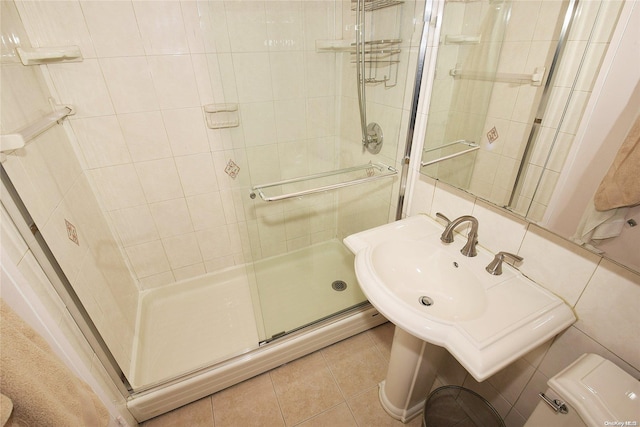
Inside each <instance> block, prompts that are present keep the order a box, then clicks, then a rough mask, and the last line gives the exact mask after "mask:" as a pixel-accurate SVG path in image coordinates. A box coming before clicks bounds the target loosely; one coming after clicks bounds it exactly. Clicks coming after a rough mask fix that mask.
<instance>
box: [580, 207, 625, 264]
mask: <svg viewBox="0 0 640 427" xmlns="http://www.w3.org/2000/svg"><path fill="white" fill-rule="evenodd" d="M628 212H629V208H627V207H624V208H618V209H609V210H608V211H604V212H601V211H598V210H597V209H596V208H595V206H594V205H593V203H591V204H590V205H589V207H588V208H587V209H586V210H585V212H584V214H583V215H582V219H581V220H580V224H578V228H577V229H576V233H575V234H574V235H573V237H572V238H571V240H573V241H574V242H576V243H577V244H579V245H582V246H584V247H586V248H587V249H590V250H592V251H595V252H598V253H603V251H601V250H600V249H598V248H597V245H598V240H603V239H609V238H611V237H617V236H619V235H620V233H622V230H623V227H624V225H625V224H626V216H627V213H628Z"/></svg>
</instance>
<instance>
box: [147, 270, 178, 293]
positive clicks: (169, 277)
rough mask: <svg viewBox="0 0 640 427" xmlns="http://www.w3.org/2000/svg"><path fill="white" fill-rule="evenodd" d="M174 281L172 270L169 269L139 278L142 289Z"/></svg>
mask: <svg viewBox="0 0 640 427" xmlns="http://www.w3.org/2000/svg"><path fill="white" fill-rule="evenodd" d="M175 281H176V278H175V276H174V275H173V272H171V271H165V272H164V273H158V274H154V275H152V276H147V277H142V278H140V279H139V282H140V288H141V289H143V290H145V289H153V288H158V287H160V286H165V285H169V284H172V283H173V282H175Z"/></svg>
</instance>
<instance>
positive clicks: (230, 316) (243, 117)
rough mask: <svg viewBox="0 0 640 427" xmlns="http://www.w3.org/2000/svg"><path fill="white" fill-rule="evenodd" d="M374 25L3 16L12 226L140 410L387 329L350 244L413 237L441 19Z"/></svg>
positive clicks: (36, 9)
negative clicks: (423, 122)
mask: <svg viewBox="0 0 640 427" xmlns="http://www.w3.org/2000/svg"><path fill="white" fill-rule="evenodd" d="M362 6H363V11H362V13H361V14H357V13H356V10H355V9H357V5H356V4H355V3H352V2H350V1H305V2H298V1H275V2H274V1H249V2H237V1H181V2H174V1H151V2H149V1H135V0H134V1H118V2H114V1H95V2H79V1H71V0H69V1H60V2H40V1H34V2H29V1H26V2H13V1H6V2H2V33H3V45H2V49H3V50H2V83H3V91H2V117H1V125H2V134H3V141H2V142H3V147H2V150H3V155H2V156H3V158H2V175H3V183H4V186H3V191H4V192H3V196H2V197H3V206H5V209H7V210H8V211H9V212H10V214H11V216H12V218H13V220H14V222H17V221H25V220H26V221H27V224H29V226H30V227H31V230H32V232H33V233H34V235H35V242H38V243H39V244H41V245H43V246H44V247H48V248H49V250H50V255H51V257H52V260H51V261H52V262H53V264H54V266H58V267H59V269H58V272H59V273H61V277H62V279H59V280H61V282H62V285H61V287H62V288H61V289H60V290H59V292H61V294H66V295H67V296H66V297H65V296H63V299H64V298H67V301H68V302H69V304H67V305H68V306H73V307H75V308H72V309H70V311H71V313H72V315H74V316H75V317H76V318H77V321H78V322H79V323H84V324H86V325H85V326H84V329H85V332H86V333H87V334H89V335H92V336H94V337H95V341H94V345H95V346H97V347H100V348H101V350H105V351H104V355H103V356H102V362H103V364H105V365H109V364H111V365H113V366H112V368H113V371H112V374H113V375H115V376H119V377H120V379H121V380H122V382H123V392H124V393H125V394H127V393H129V394H133V395H134V396H136V395H142V394H145V393H146V394H148V393H150V392H153V390H155V389H158V388H162V387H165V386H166V385H168V384H176V383H179V382H180V378H185V376H187V377H193V376H194V375H197V374H198V373H199V372H203V371H207V370H210V369H211V367H215V366H219V365H221V364H225V363H229V361H233V360H237V359H238V357H239V356H242V355H249V357H251V354H253V353H254V352H256V351H259V350H263V349H265V348H271V347H272V346H276V345H278V342H283V341H286V339H287V337H290V336H291V335H295V334H296V333H300V332H299V331H302V332H303V331H304V330H305V327H307V328H308V327H309V325H317V324H319V322H325V323H327V322H331V321H332V320H331V319H337V318H338V317H336V315H339V316H342V317H345V316H347V315H351V314H354V313H362V312H365V311H367V312H372V314H371V315H374V316H375V314H376V313H375V312H374V310H373V309H372V308H371V306H370V305H368V303H367V301H366V298H365V297H364V295H363V294H362V292H361V291H360V289H359V287H358V284H357V281H356V279H355V275H354V272H353V255H352V254H351V253H350V252H349V251H348V250H347V249H346V248H345V247H344V246H343V244H342V238H343V237H345V236H347V235H349V234H352V233H354V232H357V231H361V230H364V229H367V228H371V227H374V226H377V225H381V224H384V223H387V222H389V221H390V220H393V219H394V218H395V212H396V205H397V200H398V185H397V181H398V179H397V168H398V166H399V165H400V164H401V159H399V158H398V156H399V155H401V153H402V152H403V150H404V147H403V143H404V136H405V134H406V123H407V122H408V119H407V114H408V113H409V109H410V105H409V103H410V101H411V100H410V99H406V98H408V97H405V93H408V91H407V88H409V89H410V88H411V87H412V85H413V74H412V73H413V70H414V68H415V61H416V58H415V55H412V51H413V50H415V48H416V47H417V44H418V42H419V38H420V34H421V31H422V14H423V10H424V4H423V3H419V2H418V3H415V2H411V1H407V2H396V1H394V2H379V1H376V2H371V1H363V2H362ZM356 15H358V16H359V17H360V18H359V19H361V20H362V23H361V24H360V25H359V26H358V25H356ZM363 24H364V25H363ZM356 34H357V35H358V38H359V40H361V41H362V43H361V46H360V47H361V48H362V50H358V55H356V50H355V46H354V45H353V43H354V42H355V40H356ZM362 38H364V39H362ZM389 40H392V41H391V42H388V41H389ZM390 47H391V48H392V49H390ZM356 56H357V59H358V60H360V63H359V64H356V63H355V60H356ZM358 71H360V72H362V74H360V75H359V74H358ZM358 80H360V83H362V85H363V86H362V87H363V88H364V91H366V103H364V105H362V106H361V107H363V108H364V109H365V111H367V112H368V116H369V117H370V118H371V119H372V120H375V121H376V122H377V123H378V124H379V125H380V126H381V127H382V128H383V129H384V144H380V146H379V147H378V148H379V149H378V150H377V151H378V152H377V153H375V154H373V153H370V152H368V151H366V150H364V149H363V146H362V142H361V141H362V138H361V135H360V127H359V126H358V124H357V123H358V116H359V115H360V111H361V108H359V102H358V101H359V100H358V93H359V91H358V90H357V86H358V83H359V82H358ZM7 88H11V89H7ZM52 111H53V113H51V112H52ZM9 142H11V143H13V142H16V145H15V146H12V145H10V144H9ZM7 144H9V145H7ZM398 153H400V154H398ZM11 197H13V198H14V199H15V206H14V205H13V204H10V203H9V200H10V199H11ZM21 203H23V204H24V206H21ZM10 205H11V206H10ZM20 216H22V218H20ZM23 218H24V219H23ZM25 239H26V240H29V241H32V243H34V242H33V240H34V238H33V237H31V236H27V237H26V238H25ZM342 317H340V318H342ZM382 321H384V319H382V316H378V317H377V318H375V319H373V320H371V322H378V323H380V322H382ZM333 339H334V340H335V339H340V337H339V336H338V335H336V337H335V338H333ZM280 363H283V362H280ZM143 412H144V411H143ZM156 413H157V412H156ZM152 415H153V411H151V412H148V413H147V414H146V415H144V414H143V415H141V416H140V417H141V418H148V417H149V416H152Z"/></svg>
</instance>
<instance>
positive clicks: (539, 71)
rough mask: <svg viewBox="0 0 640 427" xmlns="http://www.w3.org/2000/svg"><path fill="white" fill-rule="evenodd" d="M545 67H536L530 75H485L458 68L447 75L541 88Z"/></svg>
mask: <svg viewBox="0 0 640 427" xmlns="http://www.w3.org/2000/svg"><path fill="white" fill-rule="evenodd" d="M545 71H546V68H545V67H537V68H536V69H535V70H534V72H533V73H531V74H518V73H487V72H483V71H463V70H461V69H459V68H452V69H451V70H449V75H451V76H452V77H454V78H456V77H457V78H460V79H471V80H490V81H498V82H507V83H520V84H527V83H529V84H531V85H532V86H541V85H542V80H543V79H544V73H545Z"/></svg>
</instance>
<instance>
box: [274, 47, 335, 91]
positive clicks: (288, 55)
mask: <svg viewBox="0 0 640 427" xmlns="http://www.w3.org/2000/svg"><path fill="white" fill-rule="evenodd" d="M304 60H305V57H304V53H303V52H302V51H295V52H271V53H269V64H270V67H271V79H272V82H271V83H272V85H273V86H272V87H273V99H274V100H276V101H279V100H284V99H303V98H302V94H304V93H305V64H304ZM310 83H313V82H310ZM324 93H325V94H326V92H324Z"/></svg>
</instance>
